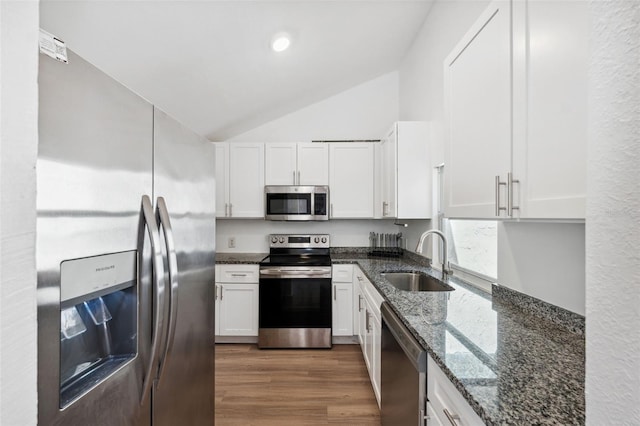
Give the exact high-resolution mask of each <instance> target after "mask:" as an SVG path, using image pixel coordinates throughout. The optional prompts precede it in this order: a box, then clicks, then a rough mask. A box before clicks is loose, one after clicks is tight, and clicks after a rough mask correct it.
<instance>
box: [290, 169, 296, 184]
mask: <svg viewBox="0 0 640 426" xmlns="http://www.w3.org/2000/svg"><path fill="white" fill-rule="evenodd" d="M291 173H293V184H294V185H295V184H296V171H295V170H294V171H293V172H291Z"/></svg>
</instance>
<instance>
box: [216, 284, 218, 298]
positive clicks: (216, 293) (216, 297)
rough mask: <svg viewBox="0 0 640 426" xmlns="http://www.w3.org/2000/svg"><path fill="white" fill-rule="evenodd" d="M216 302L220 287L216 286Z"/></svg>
mask: <svg viewBox="0 0 640 426" xmlns="http://www.w3.org/2000/svg"><path fill="white" fill-rule="evenodd" d="M216 300H218V285H217V284H216Z"/></svg>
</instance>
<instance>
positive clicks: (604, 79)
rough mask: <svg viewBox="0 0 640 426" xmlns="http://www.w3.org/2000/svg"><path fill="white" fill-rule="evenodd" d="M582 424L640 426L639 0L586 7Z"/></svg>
mask: <svg viewBox="0 0 640 426" xmlns="http://www.w3.org/2000/svg"><path fill="white" fill-rule="evenodd" d="M590 12H591V20H592V22H591V40H590V42H591V59H590V69H589V144H588V169H587V170H588V183H587V187H588V197H587V221H586V272H587V280H586V281H587V288H586V342H587V343H586V345H587V348H586V349H587V352H586V360H587V364H586V404H587V405H586V407H587V416H586V419H587V424H589V425H604V424H640V391H639V389H640V334H639V333H638V327H639V326H640V309H639V306H640V286H639V285H638V283H640V267H639V266H640V167H638V165H639V164H640V2H637V1H634V0H633V1H632V0H616V1H603V0H593V1H591V2H590Z"/></svg>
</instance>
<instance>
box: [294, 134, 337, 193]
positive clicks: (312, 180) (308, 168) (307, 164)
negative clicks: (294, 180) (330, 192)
mask: <svg viewBox="0 0 640 426" xmlns="http://www.w3.org/2000/svg"><path fill="white" fill-rule="evenodd" d="M298 185H329V146H328V145H327V144H326V143H299V144H298Z"/></svg>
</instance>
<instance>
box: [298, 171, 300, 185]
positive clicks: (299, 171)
mask: <svg viewBox="0 0 640 426" xmlns="http://www.w3.org/2000/svg"><path fill="white" fill-rule="evenodd" d="M298 185H300V170H298Z"/></svg>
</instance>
